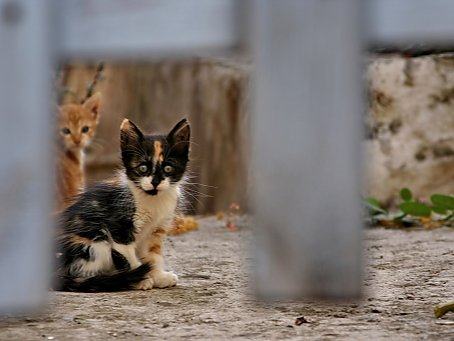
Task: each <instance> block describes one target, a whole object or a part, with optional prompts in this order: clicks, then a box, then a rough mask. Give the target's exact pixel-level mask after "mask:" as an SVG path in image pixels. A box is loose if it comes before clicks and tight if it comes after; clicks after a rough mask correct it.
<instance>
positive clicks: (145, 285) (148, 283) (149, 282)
mask: <svg viewBox="0 0 454 341" xmlns="http://www.w3.org/2000/svg"><path fill="white" fill-rule="evenodd" d="M153 284H154V283H153V279H151V278H150V277H148V278H145V279H144V280H142V281H140V282H139V283H137V284H136V286H135V288H134V289H136V290H150V289H152V288H153Z"/></svg>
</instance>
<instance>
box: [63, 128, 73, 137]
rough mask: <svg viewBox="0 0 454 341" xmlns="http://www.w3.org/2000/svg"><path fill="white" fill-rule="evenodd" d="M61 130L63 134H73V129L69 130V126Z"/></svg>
mask: <svg viewBox="0 0 454 341" xmlns="http://www.w3.org/2000/svg"><path fill="white" fill-rule="evenodd" d="M61 132H62V133H63V134H65V135H68V134H71V130H69V129H68V128H63V129H62V130H61Z"/></svg>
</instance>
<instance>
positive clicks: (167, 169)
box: [164, 165, 173, 174]
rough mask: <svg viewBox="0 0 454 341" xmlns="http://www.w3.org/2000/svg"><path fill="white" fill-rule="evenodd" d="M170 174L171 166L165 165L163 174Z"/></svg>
mask: <svg viewBox="0 0 454 341" xmlns="http://www.w3.org/2000/svg"><path fill="white" fill-rule="evenodd" d="M172 172H173V167H172V166H169V165H167V166H165V167H164V173H167V174H170V173H172Z"/></svg>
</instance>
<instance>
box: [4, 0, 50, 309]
mask: <svg viewBox="0 0 454 341" xmlns="http://www.w3.org/2000/svg"><path fill="white" fill-rule="evenodd" d="M50 10H51V6H50V5H49V2H48V1H47V0H43V1H35V0H14V1H13V0H0V46H1V49H0V313H5V312H14V311H22V310H25V309H27V310H29V309H35V308H38V307H39V306H40V305H41V304H42V303H43V302H45V299H46V296H47V290H48V288H49V278H50V276H49V274H50V271H49V270H50V265H51V258H50V256H51V251H52V247H51V242H50V241H51V238H50V231H51V228H52V226H51V220H50V212H51V188H52V185H51V175H52V170H53V167H52V161H51V152H52V147H51V143H50V142H51V141H50V139H51V136H52V134H51V132H53V130H52V129H53V127H52V123H51V119H50V115H51V111H50V109H49V105H48V104H49V102H50V100H51V82H50V78H51V72H52V71H51V61H52V58H51V51H52V49H51V48H50V44H49V43H50V33H51V30H50V23H51V20H50V15H49V13H50Z"/></svg>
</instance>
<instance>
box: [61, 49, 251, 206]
mask: <svg viewBox="0 0 454 341" xmlns="http://www.w3.org/2000/svg"><path fill="white" fill-rule="evenodd" d="M96 67H97V64H96V63H93V64H78V63H68V64H66V65H64V66H63V67H62V69H61V71H60V78H61V82H62V83H63V86H64V89H66V90H67V91H66V92H65V95H64V97H63V99H62V103H67V102H79V101H80V99H81V98H83V97H84V95H85V93H86V87H87V84H89V83H90V82H92V80H93V76H94V74H95V69H96ZM247 75H248V72H247V63H241V62H238V63H236V62H231V61H230V60H229V62H224V61H223V60H218V59H216V60H214V59H213V60H209V59H199V58H197V59H192V60H187V61H173V60H165V61H162V62H154V63H118V64H117V63H115V64H109V63H106V64H105V67H104V70H103V72H102V78H101V80H100V81H99V82H98V84H97V86H96V89H95V90H96V91H100V92H101V93H102V97H103V102H102V108H101V120H100V126H99V128H98V132H97V136H96V139H95V141H94V143H92V145H91V146H90V148H89V149H88V151H87V172H88V181H89V182H92V181H94V180H98V179H104V178H106V177H109V176H110V175H111V174H112V173H113V171H114V170H115V169H116V168H118V167H119V161H120V158H119V127H120V123H121V121H122V120H123V118H125V117H127V118H130V119H131V120H132V121H134V122H135V123H137V124H138V125H139V126H140V127H141V128H142V129H143V130H145V131H148V132H168V131H170V129H171V128H172V127H173V125H174V124H175V123H176V122H177V121H178V120H179V119H181V118H182V117H187V118H188V119H189V120H190V123H191V128H192V146H191V148H192V149H191V163H190V169H191V174H192V176H193V177H192V178H191V180H190V182H192V183H193V185H191V186H189V191H190V192H192V193H194V197H193V198H191V200H190V205H189V206H188V208H189V210H190V212H191V213H197V214H205V213H214V212H217V211H220V210H222V211H225V210H227V209H228V208H229V206H230V205H231V204H232V203H233V202H236V203H238V204H239V205H240V207H242V208H243V209H244V210H246V209H247V200H246V198H247V190H246V189H247V172H246V170H247V159H248V158H249V155H248V150H249V144H248V134H247V131H248V110H247V107H246V105H245V104H246V101H247V96H248V91H247V87H248V76H247ZM197 192H199V193H201V194H200V195H198V194H197Z"/></svg>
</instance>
